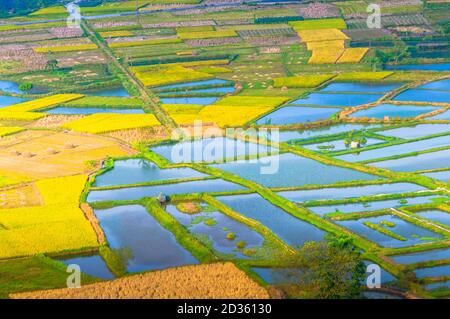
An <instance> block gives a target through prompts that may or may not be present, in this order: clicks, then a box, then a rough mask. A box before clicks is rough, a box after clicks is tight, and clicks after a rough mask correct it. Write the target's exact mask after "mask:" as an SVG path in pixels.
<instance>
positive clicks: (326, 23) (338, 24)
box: [288, 18, 347, 30]
mask: <svg viewBox="0 0 450 319" xmlns="http://www.w3.org/2000/svg"><path fill="white" fill-rule="evenodd" d="M288 24H289V25H290V26H291V27H293V28H294V29H295V30H311V29H331V28H333V29H341V30H342V29H347V25H346V24H345V21H344V19H341V18H335V19H314V20H303V21H290V22H289V23H288Z"/></svg>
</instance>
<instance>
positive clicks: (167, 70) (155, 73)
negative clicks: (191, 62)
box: [132, 65, 213, 86]
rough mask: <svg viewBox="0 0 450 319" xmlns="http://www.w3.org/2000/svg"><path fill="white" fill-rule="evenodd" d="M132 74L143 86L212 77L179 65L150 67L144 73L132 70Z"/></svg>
mask: <svg viewBox="0 0 450 319" xmlns="http://www.w3.org/2000/svg"><path fill="white" fill-rule="evenodd" d="M132 69H133V72H134V74H135V75H136V77H137V78H138V79H139V81H141V82H142V84H144V85H145V86H159V85H165V84H173V83H177V82H188V81H196V80H206V79H210V78H212V77H213V76H212V75H211V74H208V73H205V72H199V71H194V70H192V69H189V68H186V67H183V66H180V65H167V66H152V67H147V68H146V69H145V70H144V71H140V69H136V68H132Z"/></svg>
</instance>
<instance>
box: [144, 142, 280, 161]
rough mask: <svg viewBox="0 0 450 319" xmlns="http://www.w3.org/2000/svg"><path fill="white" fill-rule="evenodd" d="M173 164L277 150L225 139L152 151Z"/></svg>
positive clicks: (262, 153)
mask: <svg viewBox="0 0 450 319" xmlns="http://www.w3.org/2000/svg"><path fill="white" fill-rule="evenodd" d="M151 150H152V151H153V152H155V153H156V154H159V155H161V156H162V157H164V158H166V159H167V160H169V162H172V163H190V162H207V163H212V162H223V161H225V160H234V159H235V158H238V157H242V156H250V155H256V154H259V155H261V156H266V155H268V154H276V153H277V152H278V150H277V149H274V148H272V147H267V146H265V145H260V144H255V143H249V142H243V141H240V140H235V139H231V138H225V137H213V138H206V139H202V140H194V141H185V142H180V143H177V144H173V145H161V146H156V147H153V148H152V149H151Z"/></svg>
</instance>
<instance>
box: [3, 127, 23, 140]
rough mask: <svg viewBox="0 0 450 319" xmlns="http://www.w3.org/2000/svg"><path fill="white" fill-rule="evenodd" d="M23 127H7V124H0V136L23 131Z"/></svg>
mask: <svg viewBox="0 0 450 319" xmlns="http://www.w3.org/2000/svg"><path fill="white" fill-rule="evenodd" d="M23 130H24V128H22V127H14V126H13V127H8V126H0V137H1V136H6V135H11V134H14V133H18V132H21V131H23Z"/></svg>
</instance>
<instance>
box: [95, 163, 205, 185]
mask: <svg viewBox="0 0 450 319" xmlns="http://www.w3.org/2000/svg"><path fill="white" fill-rule="evenodd" d="M207 176H208V175H206V174H203V173H200V172H197V171H196V170H193V169H191V168H184V167H181V168H169V169H161V168H159V167H158V166H156V165H155V164H154V163H152V162H150V161H147V160H144V159H138V158H136V159H128V160H121V161H115V162H114V168H113V169H112V170H109V171H107V172H106V173H104V174H101V175H98V176H97V177H96V178H95V182H94V184H93V186H96V187H104V186H114V185H127V184H138V183H145V182H153V181H164V180H175V179H187V178H202V177H207Z"/></svg>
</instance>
